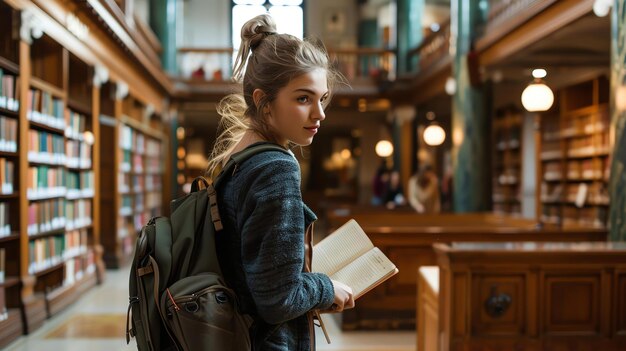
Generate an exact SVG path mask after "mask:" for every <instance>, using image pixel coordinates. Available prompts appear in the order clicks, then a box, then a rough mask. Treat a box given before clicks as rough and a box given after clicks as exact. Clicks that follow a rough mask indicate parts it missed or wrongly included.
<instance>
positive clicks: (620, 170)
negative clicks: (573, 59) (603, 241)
mask: <svg viewBox="0 0 626 351" xmlns="http://www.w3.org/2000/svg"><path fill="white" fill-rule="evenodd" d="M625 13H626V4H625V3H624V1H618V0H615V1H613V9H612V11H611V16H612V18H611V94H610V96H611V97H612V98H611V107H610V113H611V143H612V146H613V151H612V155H613V156H612V164H611V177H610V180H609V194H610V196H611V207H610V209H609V227H610V233H609V238H610V240H613V241H624V240H626V172H625V170H624V167H626V133H625V132H626V96H625V95H626V43H624V34H626V28H625V27H624V25H625V18H624V16H625Z"/></svg>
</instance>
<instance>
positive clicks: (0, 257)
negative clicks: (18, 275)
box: [0, 248, 6, 284]
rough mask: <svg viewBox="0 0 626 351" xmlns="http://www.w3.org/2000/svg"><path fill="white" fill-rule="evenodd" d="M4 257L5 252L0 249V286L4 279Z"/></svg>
mask: <svg viewBox="0 0 626 351" xmlns="http://www.w3.org/2000/svg"><path fill="white" fill-rule="evenodd" d="M5 255H6V251H5V250H4V249H3V248H2V249H0V284H4V279H5V278H6V273H5V272H6V263H5V257H6V256H5Z"/></svg>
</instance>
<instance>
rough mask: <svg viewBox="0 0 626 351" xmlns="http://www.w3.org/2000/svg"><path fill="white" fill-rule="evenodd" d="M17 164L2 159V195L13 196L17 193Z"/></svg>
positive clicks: (0, 171) (0, 170)
mask: <svg viewBox="0 0 626 351" xmlns="http://www.w3.org/2000/svg"><path fill="white" fill-rule="evenodd" d="M13 184H15V163H13V161H10V160H8V159H6V158H2V157H0V194H3V195H6V194H13V191H15V189H14V187H13Z"/></svg>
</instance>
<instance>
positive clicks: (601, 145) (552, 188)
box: [540, 77, 611, 228]
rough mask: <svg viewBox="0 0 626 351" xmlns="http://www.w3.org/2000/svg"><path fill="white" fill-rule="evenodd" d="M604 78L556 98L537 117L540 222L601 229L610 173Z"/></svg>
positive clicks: (587, 82)
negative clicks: (539, 126)
mask: <svg viewBox="0 0 626 351" xmlns="http://www.w3.org/2000/svg"><path fill="white" fill-rule="evenodd" d="M608 88H609V82H608V80H607V78H606V77H598V78H596V79H593V80H590V81H586V82H582V83H579V84H577V85H573V86H570V87H566V88H564V89H562V90H560V91H558V92H557V97H558V98H557V101H556V102H555V107H554V108H553V109H552V110H551V111H548V112H547V113H545V114H543V115H542V116H541V152H540V167H541V171H540V174H541V175H542V176H541V179H540V183H541V191H540V193H541V195H540V203H541V213H542V215H541V220H542V221H543V222H545V223H554V224H558V225H562V226H591V227H597V228H606V225H607V220H608V207H609V194H608V179H609V169H610V149H611V148H610V145H609V124H610V121H609V96H608Z"/></svg>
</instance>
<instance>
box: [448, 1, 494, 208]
mask: <svg viewBox="0 0 626 351" xmlns="http://www.w3.org/2000/svg"><path fill="white" fill-rule="evenodd" d="M451 8H452V11H451V12H452V13H451V25H452V29H453V33H452V34H453V39H452V42H453V43H454V39H456V45H455V46H453V48H454V47H455V48H456V49H455V50H454V51H453V53H454V63H453V72H454V73H453V74H454V78H455V79H456V86H457V88H456V93H455V95H454V99H453V103H452V143H453V147H452V160H453V167H454V176H453V182H454V194H453V197H454V211H455V212H477V211H486V210H488V208H489V203H490V201H489V198H488V194H489V187H490V186H491V179H489V176H488V175H489V170H488V168H489V164H488V160H489V158H488V155H487V153H488V152H489V149H488V148H487V145H488V141H489V140H490V135H489V134H488V132H487V131H488V125H489V116H488V113H487V109H486V107H485V102H484V96H483V95H484V94H483V92H482V88H481V87H476V86H472V85H471V84H470V78H469V67H468V54H469V53H470V48H471V41H472V38H474V37H476V36H477V33H476V32H477V28H478V26H479V25H480V24H481V22H482V18H483V13H484V12H483V11H482V10H481V8H480V1H479V0H452V6H451ZM455 28H456V30H455ZM455 32H456V36H455V37H454V35H455Z"/></svg>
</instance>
